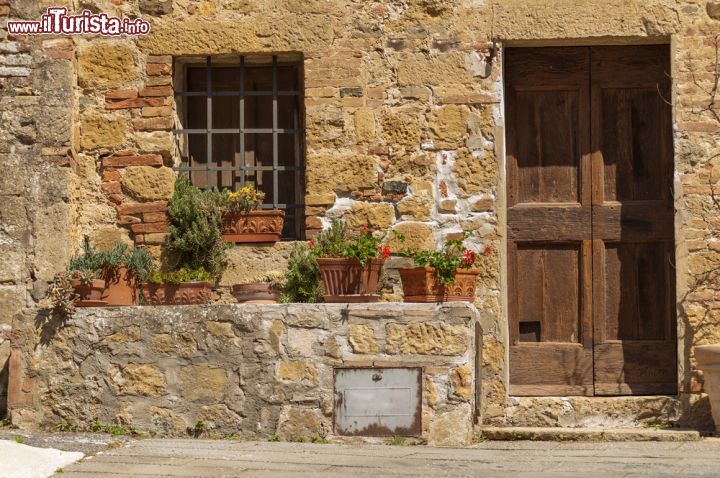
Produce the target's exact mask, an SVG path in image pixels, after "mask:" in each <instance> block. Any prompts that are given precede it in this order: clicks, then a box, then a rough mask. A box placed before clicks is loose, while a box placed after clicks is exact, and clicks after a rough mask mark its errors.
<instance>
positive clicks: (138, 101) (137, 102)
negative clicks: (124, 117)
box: [105, 98, 165, 110]
mask: <svg viewBox="0 0 720 478" xmlns="http://www.w3.org/2000/svg"><path fill="white" fill-rule="evenodd" d="M164 104H165V98H135V99H128V100H118V101H109V102H107V103H105V109H106V110H120V109H127V108H142V107H143V106H163V105H164Z"/></svg>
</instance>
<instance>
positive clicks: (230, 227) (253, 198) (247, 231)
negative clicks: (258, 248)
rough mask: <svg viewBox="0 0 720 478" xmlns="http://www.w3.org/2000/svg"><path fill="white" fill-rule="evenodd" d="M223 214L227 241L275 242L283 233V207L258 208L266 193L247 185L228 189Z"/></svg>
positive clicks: (223, 232)
mask: <svg viewBox="0 0 720 478" xmlns="http://www.w3.org/2000/svg"><path fill="white" fill-rule="evenodd" d="M226 194H227V202H226V210H225V213H224V214H223V228H222V237H223V239H224V240H226V241H227V242H245V243H247V242H277V241H279V240H280V235H281V234H282V229H283V221H284V216H285V211H281V210H279V209H271V210H261V209H259V207H260V205H261V204H262V202H263V199H265V193H263V192H262V191H258V190H257V189H256V188H255V186H252V185H248V186H244V187H242V188H240V189H239V190H237V191H234V192H228V193H226Z"/></svg>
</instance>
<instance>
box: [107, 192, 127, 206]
mask: <svg viewBox="0 0 720 478" xmlns="http://www.w3.org/2000/svg"><path fill="white" fill-rule="evenodd" d="M108 199H109V200H110V202H111V203H113V204H122V202H123V200H124V199H125V196H123V195H122V194H109V195H108Z"/></svg>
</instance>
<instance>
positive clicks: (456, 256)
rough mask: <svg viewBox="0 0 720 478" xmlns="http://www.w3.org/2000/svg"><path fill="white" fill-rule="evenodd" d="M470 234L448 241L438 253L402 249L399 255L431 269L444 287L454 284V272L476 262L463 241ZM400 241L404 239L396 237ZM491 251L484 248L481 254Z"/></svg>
mask: <svg viewBox="0 0 720 478" xmlns="http://www.w3.org/2000/svg"><path fill="white" fill-rule="evenodd" d="M469 235H470V234H469V233H465V234H464V236H463V239H448V240H447V241H446V242H445V245H444V246H443V248H442V250H440V251H433V252H428V251H416V250H413V249H402V250H401V251H400V253H401V254H404V255H407V256H409V257H411V258H412V259H413V260H414V261H415V264H416V265H417V266H419V267H433V268H434V269H435V274H436V275H437V278H438V281H439V282H440V283H441V284H442V285H445V286H448V285H451V284H452V283H453V282H455V272H456V271H457V270H458V269H472V268H473V266H474V265H475V263H476V262H477V254H476V253H475V252H474V251H472V250H470V249H466V248H465V246H464V245H463V241H464V240H465V239H467V238H468V236H469ZM398 237H399V239H400V241H402V240H403V239H404V238H403V237H402V236H401V235H398ZM491 252H492V249H491V248H490V247H486V248H485V249H484V250H483V254H490V253H491Z"/></svg>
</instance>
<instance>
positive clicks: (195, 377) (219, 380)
mask: <svg viewBox="0 0 720 478" xmlns="http://www.w3.org/2000/svg"><path fill="white" fill-rule="evenodd" d="M227 383H228V377H227V372H226V371H225V369H222V368H212V367H210V366H208V365H188V366H185V367H183V368H182V369H180V394H181V395H182V397H183V398H185V399H187V400H203V399H209V400H219V399H221V398H222V397H223V396H224V395H225V388H226V387H227Z"/></svg>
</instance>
